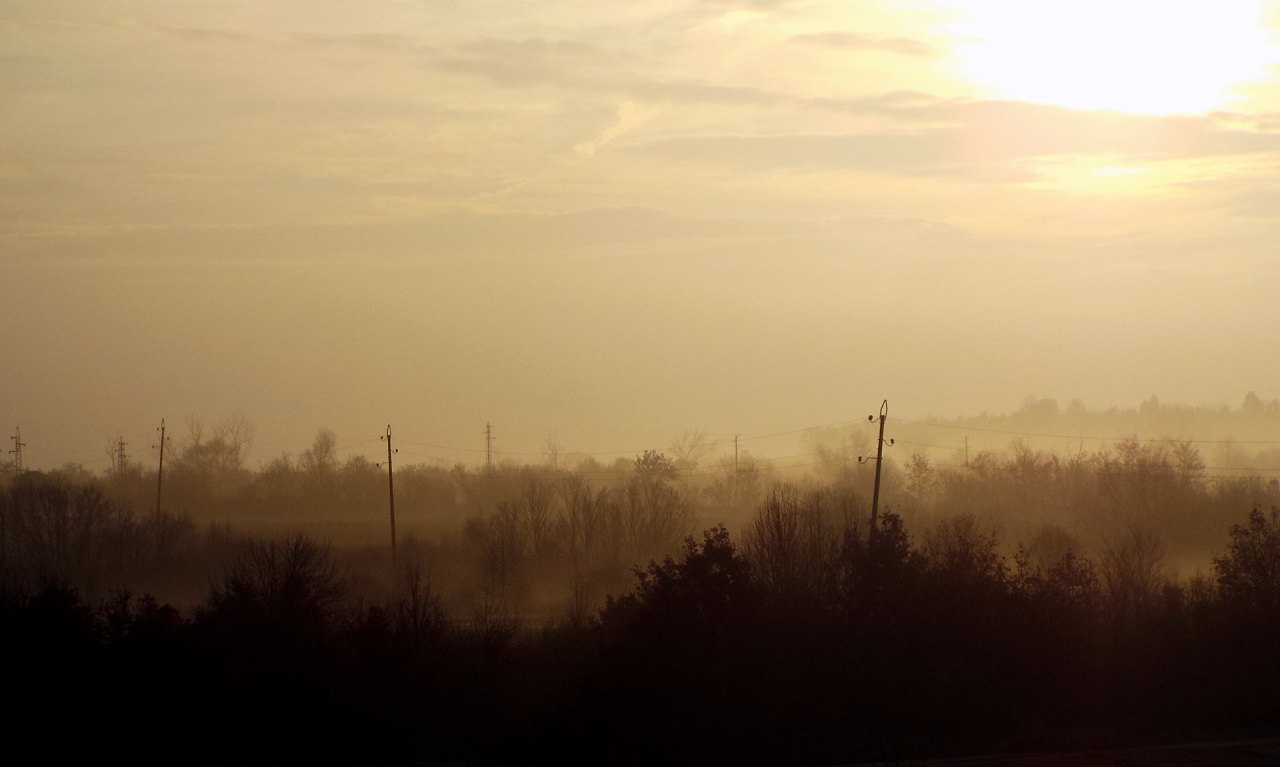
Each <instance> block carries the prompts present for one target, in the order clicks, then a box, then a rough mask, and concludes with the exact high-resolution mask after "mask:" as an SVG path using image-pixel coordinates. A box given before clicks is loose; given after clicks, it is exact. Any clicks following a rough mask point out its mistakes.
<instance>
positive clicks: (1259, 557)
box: [0, 485, 1280, 764]
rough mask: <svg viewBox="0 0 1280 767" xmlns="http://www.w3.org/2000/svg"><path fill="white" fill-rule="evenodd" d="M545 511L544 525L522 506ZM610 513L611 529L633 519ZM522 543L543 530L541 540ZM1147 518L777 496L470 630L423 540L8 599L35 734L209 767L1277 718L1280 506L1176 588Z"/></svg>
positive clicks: (858, 749) (488, 757) (781, 749)
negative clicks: (185, 601) (1048, 532)
mask: <svg viewBox="0 0 1280 767" xmlns="http://www.w3.org/2000/svg"><path fill="white" fill-rule="evenodd" d="M521 513H526V514H527V511H524V512H521ZM610 513H613V512H610ZM523 534H524V535H531V533H529V532H528V528H527V526H526V532H525V533H523ZM1159 546H1160V544H1159V540H1158V539H1157V538H1156V536H1155V535H1154V534H1153V533H1152V532H1150V531H1148V530H1145V529H1144V528H1142V527H1139V526H1133V527H1130V528H1128V529H1127V530H1126V532H1125V533H1124V534H1122V535H1120V536H1117V537H1115V538H1113V539H1112V540H1111V541H1110V543H1109V546H1108V547H1107V548H1106V549H1105V551H1104V553H1103V555H1102V556H1099V557H1097V558H1096V559H1091V558H1089V557H1086V556H1083V555H1081V554H1080V553H1079V552H1078V551H1077V550H1076V549H1075V547H1073V546H1072V545H1070V541H1063V540H1058V541H1056V542H1049V541H1042V542H1040V543H1039V544H1038V545H1036V546H1032V547H1029V548H1019V549H1015V550H1014V551H1012V552H1007V550H1006V549H1005V548H1004V547H1003V546H1002V545H1001V543H1000V541H999V540H998V538H997V536H996V534H995V533H994V531H993V529H992V528H990V527H989V526H987V525H984V524H983V523H982V522H981V521H980V520H979V519H978V518H976V517H974V516H972V515H969V514H963V513H962V514H959V515H955V516H952V517H950V518H948V519H945V520H942V521H939V522H937V523H936V524H933V525H931V526H929V527H925V528H920V529H918V532H916V533H915V534H912V533H911V532H910V531H909V529H908V527H907V525H906V524H905V523H904V521H903V519H902V517H900V516H899V515H897V514H894V513H888V514H883V515H882V516H881V519H880V520H879V523H878V525H877V526H876V527H875V528H874V529H873V528H871V527H870V525H869V519H868V516H867V510H866V507H865V505H863V504H862V503H861V501H860V499H859V496H857V495H856V494H853V493H849V492H845V491H843V490H841V489H839V488H834V487H825V488H823V487H808V488H803V487H798V486H794V485H778V486H774V487H772V488H771V489H770V490H769V491H768V492H767V493H766V494H765V495H764V497H763V498H762V499H761V501H760V503H759V504H758V505H757V508H756V509H755V511H754V513H753V515H752V518H751V520H750V522H749V524H747V525H746V526H744V529H743V530H742V532H741V533H739V534H738V536H737V540H736V541H735V539H734V538H733V537H732V536H731V535H730V533H729V532H728V531H727V530H725V529H724V528H723V527H713V528H711V529H709V530H707V531H706V532H705V533H704V534H702V535H701V536H700V537H699V538H697V539H692V538H691V539H689V540H687V541H686V542H685V543H684V544H683V545H682V546H681V548H680V550H679V551H678V552H677V553H676V554H675V555H674V556H671V557H668V558H665V559H663V560H661V561H655V562H653V563H651V564H649V565H648V567H647V568H644V569H642V570H638V571H637V572H636V576H635V579H634V580H633V581H632V582H631V584H630V585H629V586H628V587H627V588H626V589H625V590H624V591H622V592H619V593H618V594H616V595H615V596H613V597H611V598H609V599H608V600H607V601H606V602H605V603H604V606H603V608H602V609H600V610H598V611H596V610H566V611H565V613H564V614H563V615H562V616H561V618H560V619H559V620H556V621H552V622H549V623H547V624H545V625H543V626H541V627H537V628H533V627H522V626H521V624H519V623H518V622H516V621H515V620H514V619H513V616H512V615H510V614H506V613H503V612H501V611H491V612H477V613H471V614H468V615H455V614H451V613H450V611H449V610H447V609H446V608H445V606H444V604H443V603H442V601H441V599H440V595H439V593H438V592H437V591H436V589H435V588H434V586H433V584H432V581H431V579H430V577H428V573H430V572H432V571H433V570H434V567H433V563H432V562H431V561H430V552H429V551H426V550H419V549H412V548H410V549H407V550H406V551H405V552H402V557H401V561H400V563H399V565H398V566H397V567H396V568H395V569H394V570H391V569H390V568H389V567H387V564H388V563H384V567H387V573H388V575H389V576H393V577H394V581H395V583H394V587H393V588H392V589H391V590H389V591H388V592H387V593H386V594H385V595H383V596H381V597H378V598H370V597H369V596H368V595H367V594H363V593H361V592H360V591H359V589H358V588H356V585H357V584H356V580H358V577H357V575H356V574H355V573H353V572H352V571H351V570H350V569H349V568H347V567H345V566H343V565H342V564H341V562H340V560H339V558H338V557H336V556H335V553H334V552H333V551H331V550H329V549H327V548H326V547H324V546H322V545H319V544H316V543H314V542H313V541H311V540H310V539H308V538H306V537H305V536H301V535H297V536H293V537H290V538H287V539H282V540H276V541H259V542H246V543H244V544H243V547H242V548H241V550H240V551H239V553H237V554H236V556H235V557H234V558H233V559H231V560H230V561H229V562H228V566H227V568H226V570H225V571H224V572H223V573H222V574H221V575H220V576H219V577H218V578H216V579H215V580H214V581H213V582H212V584H211V586H209V587H208V588H207V590H206V592H205V594H204V596H203V598H202V600H201V601H200V603H199V605H198V606H197V607H196V608H195V609H194V610H192V611H190V612H188V613H186V614H183V613H181V612H179V611H177V610H174V609H171V608H167V607H165V606H164V605H162V604H159V603H158V602H156V601H155V600H152V599H148V598H146V597H143V598H140V599H137V598H134V597H132V596H131V595H130V594H129V593H126V592H117V593H116V594H114V595H112V596H110V597H109V598H106V599H102V600H94V601H89V602H86V600H85V599H83V598H82V597H81V596H80V593H79V592H78V591H77V590H76V589H74V588H72V587H71V586H69V585H68V584H66V583H65V582H63V583H58V582H53V581H47V580H46V581H44V582H34V583H32V582H27V583H21V582H14V581H11V582H10V585H9V586H8V587H7V588H6V589H5V591H4V593H3V597H0V642H2V643H3V644H4V646H3V647H2V648H0V651H3V652H4V657H6V658H7V659H20V661H14V660H11V662H10V664H9V666H8V679H7V689H8V691H9V693H10V697H11V699H13V700H20V701H23V702H24V703H25V704H26V705H23V706H21V707H20V710H19V711H18V712H17V713H16V714H14V715H11V718H10V720H9V724H10V726H11V729H10V736H9V739H10V743H11V747H12V748H17V747H18V746H19V745H20V744H21V742H22V741H30V740H34V739H36V738H40V737H43V736H44V735H45V734H46V733H48V732H50V731H53V732H66V733H75V737H61V738H54V739H46V740H41V741H40V746H41V748H42V749H43V751H42V753H44V754H46V755H47V756H48V757H49V758H56V757H59V756H62V755H64V754H69V753H70V752H73V751H76V750H80V751H81V753H83V754H92V755H98V756H100V755H103V754H106V753H108V752H112V751H123V752H129V753H134V754H138V753H145V754H146V755H147V756H155V755H158V756H161V757H165V756H169V757H173V756H174V755H180V756H181V758H182V759H183V760H184V761H208V762H221V761H233V760H234V761H236V762H268V761H270V762H280V761H289V762H293V761H297V762H301V761H357V762H366V763H374V762H377V763H389V762H404V761H453V760H458V761H468V762H477V761H490V762H537V761H551V760H563V759H565V758H573V759H584V760H592V761H599V762H626V763H649V762H663V763H670V762H690V763H692V762H703V763H706V762H714V763H729V762H734V763H797V764H820V763H835V762H852V761H861V760H879V761H888V762H894V761H897V760H906V759H917V758H920V757H924V756H932V755H943V754H963V753H972V752H981V751H990V750H1029V749H1038V748H1067V747H1075V746H1079V745H1083V744H1087V745H1090V746H1098V745H1101V744H1105V743H1126V742H1137V741H1148V740H1159V739H1162V738H1169V737H1178V736H1180V735H1181V736H1189V735H1194V736H1196V737H1210V736H1213V735H1215V734H1218V735H1221V734H1240V733H1247V732H1274V731H1275V729H1276V728H1277V727H1280V656H1278V655H1277V654H1276V653H1275V647H1276V646H1277V641H1278V640H1280V517H1277V514H1276V512H1275V511H1272V512H1270V513H1264V512H1262V511H1260V510H1256V509H1255V510H1254V511H1253V512H1252V513H1250V514H1247V515H1245V516H1244V517H1243V518H1242V519H1241V521H1240V523H1239V524H1237V525H1234V526H1232V527H1230V528H1229V530H1228V535H1227V544H1226V545H1225V546H1224V548H1223V549H1222V551H1220V552H1219V553H1218V555H1217V556H1216V557H1215V558H1214V560H1213V562H1212V567H1211V569H1210V570H1209V571H1208V573H1206V574H1205V575H1203V576H1200V577H1196V578H1191V579H1176V578H1174V577H1173V576H1172V574H1171V573H1169V572H1168V570H1167V569H1165V568H1164V563H1163V561H1162V556H1161V552H1160V550H1159Z"/></svg>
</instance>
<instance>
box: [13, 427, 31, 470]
mask: <svg viewBox="0 0 1280 767" xmlns="http://www.w3.org/2000/svg"><path fill="white" fill-rule="evenodd" d="M9 439H11V440H13V449H12V450H10V451H9V455H11V456H13V476H15V477H16V476H18V475H19V474H21V473H22V448H24V447H26V446H27V443H25V442H23V441H22V430H21V429H19V428H18V427H17V426H15V427H13V436H12V437H10V438H9Z"/></svg>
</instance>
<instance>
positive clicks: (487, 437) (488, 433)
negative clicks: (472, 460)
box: [484, 422, 493, 469]
mask: <svg viewBox="0 0 1280 767" xmlns="http://www.w3.org/2000/svg"><path fill="white" fill-rule="evenodd" d="M484 467H485V468H486V469H492V468H493V424H491V423H487V422H486V423H485V425H484Z"/></svg>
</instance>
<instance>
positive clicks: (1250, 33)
mask: <svg viewBox="0 0 1280 767" xmlns="http://www.w3.org/2000/svg"><path fill="white" fill-rule="evenodd" d="M946 5H948V6H951V7H953V8H954V9H955V10H957V11H959V12H960V15H961V16H962V19H963V20H961V21H958V22H955V23H952V24H950V25H949V28H950V31H951V32H952V34H954V35H955V36H956V38H957V40H958V41H959V42H958V45H957V60H958V64H959V65H960V66H961V67H962V69H963V74H964V76H965V78H966V79H969V80H973V81H976V82H977V84H979V86H980V87H982V89H983V90H986V91H988V92H989V93H991V95H993V96H999V97H1004V98H1011V99H1018V100H1025V101H1033V102H1038V103H1048V104H1058V105H1061V106H1067V107H1076V108H1081V109H1115V110H1120V111H1124V112H1134V113H1143V114H1200V113H1203V112H1206V111H1209V110H1212V109H1218V108H1223V107H1224V106H1226V105H1228V104H1229V103H1230V102H1231V101H1232V100H1233V98H1234V95H1233V88H1236V87H1238V86H1240V85H1242V84H1245V83H1249V82H1256V81H1258V80H1261V79H1263V77H1264V75H1265V73H1266V69H1267V67H1268V66H1269V65H1271V64H1273V63H1274V62H1276V61H1277V60H1280V49H1278V48H1277V46H1276V45H1275V44H1274V43H1273V42H1272V35H1271V34H1270V31H1269V30H1268V28H1267V26H1266V24H1265V18H1266V12H1267V11H1268V9H1269V6H1270V3H1268V2H1266V0H1214V2H1204V1H1203V0H1197V1H1196V2H1187V1H1186V0H947V2H946Z"/></svg>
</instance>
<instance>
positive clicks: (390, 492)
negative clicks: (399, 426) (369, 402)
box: [382, 424, 396, 564]
mask: <svg viewBox="0 0 1280 767" xmlns="http://www.w3.org/2000/svg"><path fill="white" fill-rule="evenodd" d="M382 439H385V440H386V441H387V498H388V500H389V501H390V505H391V562H392V564H395V561H396V479H395V474H394V473H393V472H392V470H391V456H392V454H393V453H395V452H396V451H395V450H392V449H391V424H387V433H386V434H385V435H384V436H383V437H382Z"/></svg>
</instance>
